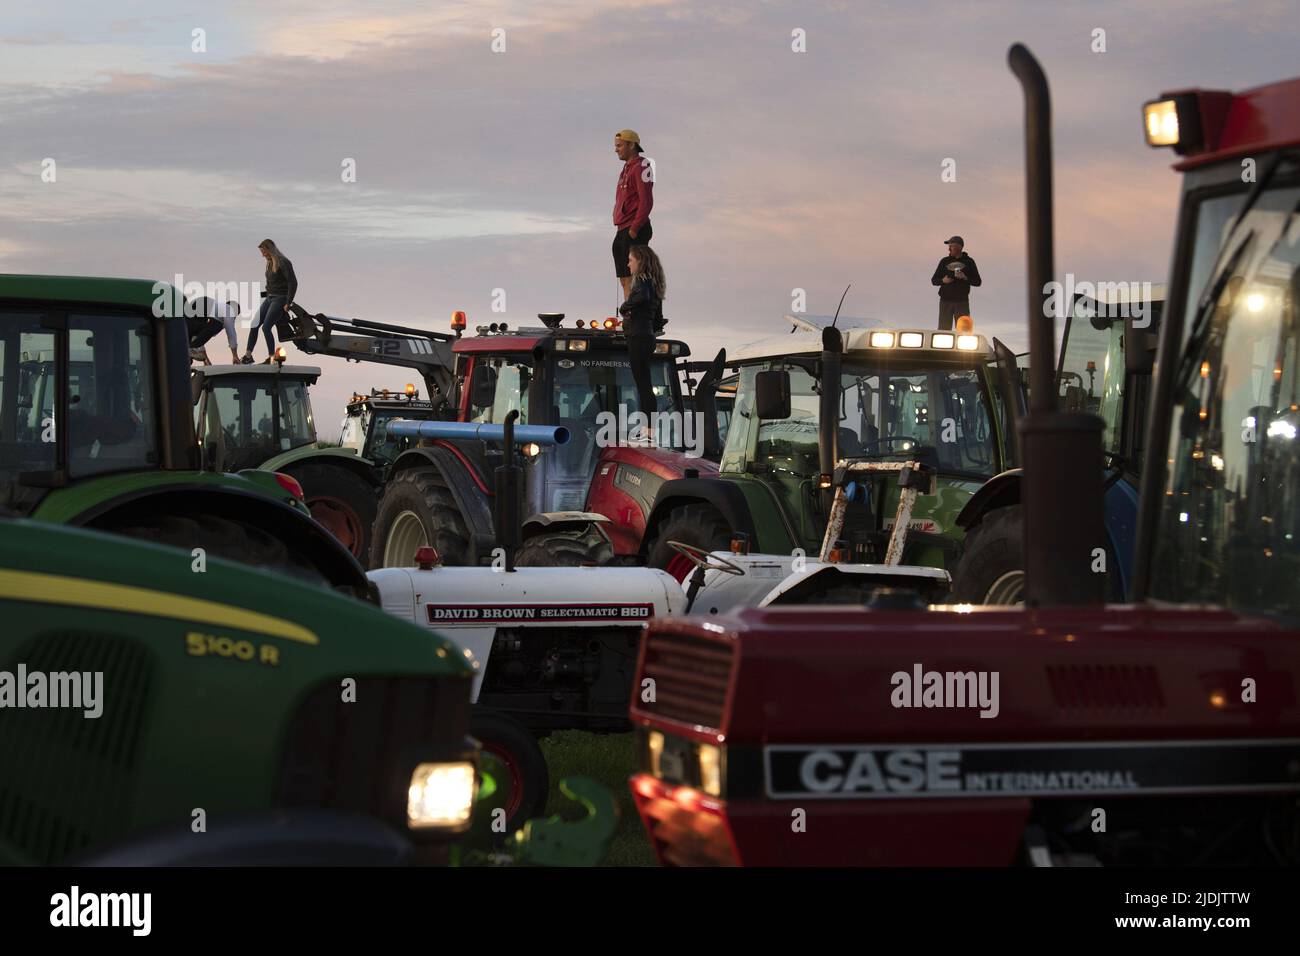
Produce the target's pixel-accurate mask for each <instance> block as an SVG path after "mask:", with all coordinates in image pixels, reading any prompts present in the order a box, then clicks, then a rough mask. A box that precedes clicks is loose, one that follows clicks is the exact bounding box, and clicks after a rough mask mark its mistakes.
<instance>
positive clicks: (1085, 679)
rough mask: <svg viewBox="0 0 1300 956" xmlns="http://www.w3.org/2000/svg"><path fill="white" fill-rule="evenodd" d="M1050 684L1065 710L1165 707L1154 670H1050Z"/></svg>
mask: <svg viewBox="0 0 1300 956" xmlns="http://www.w3.org/2000/svg"><path fill="white" fill-rule="evenodd" d="M1047 682H1048V685H1049V686H1050V687H1051V689H1052V696H1053V697H1054V698H1055V699H1056V704H1057V706H1058V707H1061V708H1062V709H1064V710H1154V709H1159V708H1163V707H1164V706H1165V697H1164V694H1162V693H1161V692H1160V678H1159V675H1158V674H1157V673H1156V669H1155V668H1154V667H1129V666H1122V665H1112V666H1102V665H1099V666H1095V667H1078V666H1070V667H1049V668H1047Z"/></svg>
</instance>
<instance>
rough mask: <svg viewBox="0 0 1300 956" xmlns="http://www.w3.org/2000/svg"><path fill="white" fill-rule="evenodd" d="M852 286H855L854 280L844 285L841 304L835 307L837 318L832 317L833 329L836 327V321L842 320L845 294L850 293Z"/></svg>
mask: <svg viewBox="0 0 1300 956" xmlns="http://www.w3.org/2000/svg"><path fill="white" fill-rule="evenodd" d="M852 288H853V283H852V282H850V283H849V284H848V285H846V286H845V287H844V295H842V296H840V304H839V305H837V306H836V307H835V318H833V319H831V328H832V329H833V328H835V323H836V322H838V321H839V320H840V309H842V308H844V296H846V295H848V294H849V290H850V289H852Z"/></svg>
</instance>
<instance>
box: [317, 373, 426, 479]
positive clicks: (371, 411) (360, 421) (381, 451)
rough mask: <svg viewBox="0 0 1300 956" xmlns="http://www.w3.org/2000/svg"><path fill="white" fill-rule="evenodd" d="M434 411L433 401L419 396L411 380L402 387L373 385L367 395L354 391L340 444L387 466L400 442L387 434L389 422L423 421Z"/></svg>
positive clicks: (377, 463)
mask: <svg viewBox="0 0 1300 956" xmlns="http://www.w3.org/2000/svg"><path fill="white" fill-rule="evenodd" d="M434 411H435V409H434V406H433V402H431V401H429V400H427V399H421V398H420V390H419V389H418V388H416V387H415V385H414V384H411V383H408V384H407V386H406V388H405V389H403V390H396V389H392V390H390V389H387V388H382V389H381V388H372V389H371V390H370V394H369V395H362V394H360V393H353V395H352V400H351V401H349V402H348V406H347V412H346V414H345V415H344V417H343V431H342V433H341V436H340V438H339V444H340V445H342V446H343V447H344V448H349V449H351V450H352V451H354V452H356V453H357V454H358V455H360V456H361V457H362V458H367V459H369V460H371V461H373V462H374V463H375V464H376V465H378V466H379V467H380V468H387V467H388V466H389V465H390V464H392V462H393V459H394V458H396V457H397V452H398V449H399V445H400V441H401V440H400V439H398V438H393V437H390V436H389V434H388V423H389V422H391V421H393V420H394V419H397V418H402V419H408V420H415V421H423V420H425V419H429V418H432V417H433V416H434Z"/></svg>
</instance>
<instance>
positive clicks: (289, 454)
mask: <svg viewBox="0 0 1300 956" xmlns="http://www.w3.org/2000/svg"><path fill="white" fill-rule="evenodd" d="M316 463H322V464H330V465H338V466H339V467H342V468H346V469H347V470H348V471H350V472H352V473H353V474H355V475H356V476H357V477H358V478H360V479H361V480H363V481H364V482H365V483H366V484H368V485H375V483H376V482H375V463H374V462H373V461H371V460H370V459H369V458H362V457H361V456H360V455H358V454H357V453H356V452H355V451H353V450H352V449H350V448H315V447H312V446H311V445H306V446H304V447H302V448H294V449H292V450H291V451H286V452H284V453H283V454H279V455H276V456H275V457H274V458H268V459H267V460H266V461H264V462H262V464H260V465H258V468H259V469H260V470H262V471H283V472H287V471H289V470H291V469H292V468H293V467H294V466H296V465H304V464H316Z"/></svg>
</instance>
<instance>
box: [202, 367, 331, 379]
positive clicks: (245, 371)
mask: <svg viewBox="0 0 1300 956" xmlns="http://www.w3.org/2000/svg"><path fill="white" fill-rule="evenodd" d="M194 371H195V372H198V373H199V374H200V375H202V376H203V377H204V378H226V377H229V376H232V375H253V376H257V377H261V378H310V379H312V381H313V382H314V381H315V380H316V379H318V378H320V369H319V368H317V367H316V366H315V365H281V366H278V367H277V366H273V365H233V364H232V365H204V366H203V367H202V368H196V369H194Z"/></svg>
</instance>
